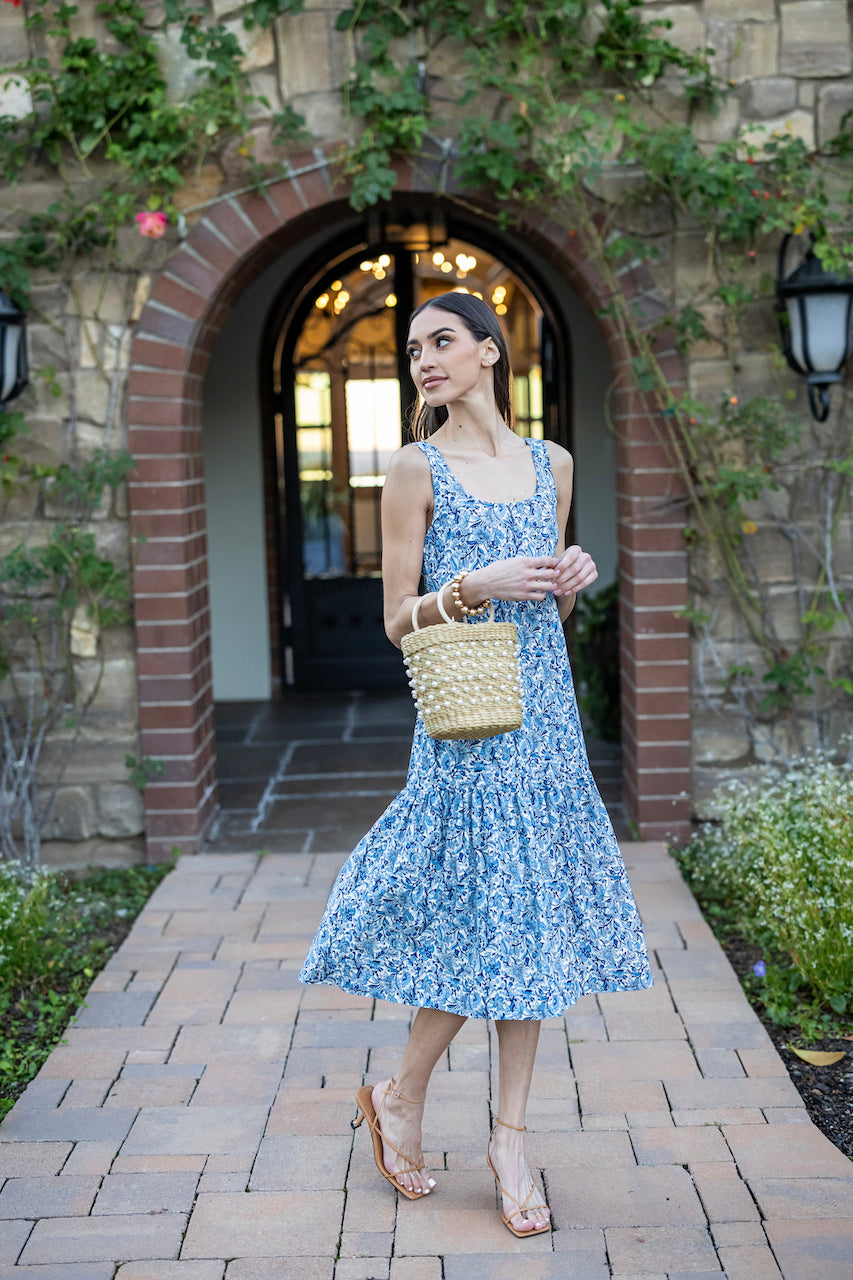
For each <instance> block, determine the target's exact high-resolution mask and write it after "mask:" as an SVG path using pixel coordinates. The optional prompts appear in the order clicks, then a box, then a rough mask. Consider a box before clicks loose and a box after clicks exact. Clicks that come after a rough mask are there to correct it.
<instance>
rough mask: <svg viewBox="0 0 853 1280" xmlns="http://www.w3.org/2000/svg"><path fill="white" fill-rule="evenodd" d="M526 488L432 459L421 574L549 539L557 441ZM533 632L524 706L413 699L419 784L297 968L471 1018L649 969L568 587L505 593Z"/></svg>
mask: <svg viewBox="0 0 853 1280" xmlns="http://www.w3.org/2000/svg"><path fill="white" fill-rule="evenodd" d="M527 444H528V445H529V447H530V449H531V450H532V452H533V459H534V463H535V466H536V478H537V487H536V492H535V493H534V495H533V497H531V498H529V499H526V500H524V501H521V502H495V503H492V502H484V501H482V500H481V499H479V498H474V497H472V496H471V495H470V494H469V493H467V492H466V491H465V490H464V489H463V488H462V486H461V484H460V483H459V481H458V480H457V479H456V477H455V475H454V474H453V472H452V471H451V469H450V467H449V466H448V464H447V462H446V461H445V459H444V457H443V455H442V454H441V452H440V451H439V450H438V449H437V448H436V447H435V445H433V444H430V443H429V442H428V441H427V442H423V443H421V444H420V448H421V449H422V450H423V451H424V453H425V454H426V456H427V458H428V459H429V463H430V468H431V470H432V479H433V491H434V514H433V520H432V524H431V525H430V527H429V529H428V531H427V535H426V541H425V545H424V566H423V574H424V582H425V585H426V589H427V591H436V590H438V588H439V587H440V586H441V584H442V583H444V582H447V581H448V580H449V579H450V578H452V577H453V574H454V573H456V572H457V571H458V570H460V569H463V568H464V569H477V568H481V567H484V566H485V565H487V564H490V563H491V562H492V561H493V560H501V559H505V558H510V557H513V556H521V555H525V556H541V555H554V554H555V551H556V547H557V540H558V531H557V492H556V485H555V483H554V477H553V474H552V472H551V464H550V460H549V457H548V450H547V448H546V446H545V444H544V443H543V442H542V441H538V440H529V441H527ZM495 610H496V617H497V619H498V620H499V621H500V620H504V621H512V622H514V623H515V625H516V627H517V628H518V634H519V639H520V642H521V655H520V665H521V677H522V679H521V684H522V694H523V701H524V723H523V725H522V727H521V728H520V729H518V730H517V731H516V732H514V733H505V734H500V735H498V736H496V737H493V738H486V739H482V740H477V741H470V740H465V741H449V742H445V741H436V740H434V739H432V738H430V737H428V736H427V734H426V731H425V729H424V725H423V721H422V720H421V718H420V716H418V719H417V724H416V726H415V733H414V741H413V744H412V754H411V760H410V764H409V771H408V777H407V781H406V785H405V787H404V788H403V790H402V791H401V792H400V794H399V795H398V796H397V797H396V798H395V799H394V800H393V801H392V802H391V804H390V805H389V806H388V808H387V809H386V810H385V812H384V813H383V815H382V817H381V818H379V820H378V822H376V824H375V825H374V826H373V827H372V828H371V830H370V831H368V833H367V835H366V836H365V837H364V838H363V839H362V840H361V842H360V843H359V844H358V846H357V847H356V849H355V851H354V852H353V854H352V856H351V857H350V858H349V860H348V861H347V863H346V864H345V866H344V867H343V869H342V871H341V873H340V875H339V877H338V879H337V882H336V884H335V886H334V888H333V890H332V893H331V896H330V898H329V902H328V906H327V908H326V912H325V915H324V916H323V919H322V922H321V924H320V928H319V930H318V931H317V934H316V936H315V938H314V941H313V943H312V945H311V948H310V951H309V952H308V956H307V958H306V960H305V965H304V967H303V969H302V972H301V974H300V979H301V981H302V982H307V983H316V982H319V983H331V984H333V985H335V986H338V987H341V988H342V989H343V990H344V991H351V992H355V993H357V994H359V995H364V996H375V997H379V998H381V999H383V1000H393V1001H398V1002H400V1003H402V1004H408V1005H414V1006H418V1007H420V1006H426V1007H429V1008H433V1009H444V1010H447V1011H448V1012H450V1013H457V1014H463V1015H466V1016H468V1017H472V1018H512V1019H528V1018H550V1017H556V1016H558V1015H560V1014H562V1013H563V1011H564V1010H565V1009H566V1008H567V1007H568V1006H569V1005H572V1004H574V1002H575V1001H576V1000H577V999H578V997H579V996H582V995H588V994H589V993H591V992H597V991H637V990H641V989H642V988H645V987H650V986H651V985H652V975H651V971H650V968H649V959H648V953H647V950H646V943H645V939H644V936H643V929H642V925H641V923H640V918H639V915H638V913H637V908H636V905H635V903H634V897H633V894H632V892H631V887H630V885H629V883H628V878H627V875H626V873H625V866H624V863H623V861H622V857H621V855H620V853H619V848H618V846H617V843H616V837H615V835H614V833H613V828H612V826H611V824H610V820H609V818H608V816H607V812H606V810H605V808H604V805H603V803H602V800H601V797H600V796H599V794H598V789H597V788H596V785H595V783H594V781H593V779H592V775H591V773H590V768H589V761H588V759H587V754H586V748H585V745H584V739H583V733H582V730H581V727H580V721H579V718H578V708H577V701H576V699H575V693H574V688H573V684H572V676H571V670H570V668H569V661H568V656H567V654H566V645H565V640H564V638H563V631H562V626H561V624H560V616H559V612H558V608H557V601H556V599H555V598H554V597H553V596H551V595H549V596H548V597H547V598H546V599H545V600H544V601H541V602H539V601H521V602H515V601H496V602H495Z"/></svg>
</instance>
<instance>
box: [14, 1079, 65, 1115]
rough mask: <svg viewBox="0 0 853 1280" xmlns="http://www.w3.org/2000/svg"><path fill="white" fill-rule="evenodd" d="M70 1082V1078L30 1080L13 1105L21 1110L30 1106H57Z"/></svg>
mask: <svg viewBox="0 0 853 1280" xmlns="http://www.w3.org/2000/svg"><path fill="white" fill-rule="evenodd" d="M70 1084H71V1080H70V1079H67V1080H62V1079H58V1080H31V1081H30V1083H29V1084H28V1085H27V1087H26V1089H25V1090H24V1092H23V1093H22V1094H21V1096H20V1098H18V1101H17V1102H16V1103H15V1106H16V1107H20V1108H21V1109H22V1110H28V1109H29V1108H30V1107H58V1106H59V1104H60V1102H61V1101H62V1097H63V1094H64V1093H65V1092H66V1090H67V1089H68V1087H69V1086H70Z"/></svg>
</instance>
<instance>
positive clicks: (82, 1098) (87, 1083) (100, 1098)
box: [61, 1077, 113, 1109]
mask: <svg viewBox="0 0 853 1280" xmlns="http://www.w3.org/2000/svg"><path fill="white" fill-rule="evenodd" d="M112 1083H113V1082H112V1077H110V1078H109V1079H108V1080H72V1081H71V1085H70V1087H69V1089H68V1090H67V1092H66V1094H65V1097H64V1098H63V1099H62V1104H61V1105H62V1107H63V1109H64V1108H65V1107H102V1106H103V1105H104V1099H105V1098H106V1096H107V1094H108V1093H109V1091H110V1088H111V1087H112Z"/></svg>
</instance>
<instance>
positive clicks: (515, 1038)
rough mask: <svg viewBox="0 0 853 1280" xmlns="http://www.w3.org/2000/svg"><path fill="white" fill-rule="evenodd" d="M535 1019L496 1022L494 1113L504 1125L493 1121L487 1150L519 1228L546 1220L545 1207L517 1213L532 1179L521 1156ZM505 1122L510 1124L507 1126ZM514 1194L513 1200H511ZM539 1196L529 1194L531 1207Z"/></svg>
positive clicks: (508, 1210)
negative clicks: (497, 1080) (497, 1076)
mask: <svg viewBox="0 0 853 1280" xmlns="http://www.w3.org/2000/svg"><path fill="white" fill-rule="evenodd" d="M539 1026H540V1024H539V1023H538V1022H533V1021H530V1022H496V1023H495V1027H496V1028H497V1033H498V1046H499V1055H500V1085H499V1091H498V1111H497V1115H498V1116H499V1117H500V1119H501V1120H503V1121H504V1122H505V1124H496V1125H495V1128H494V1131H493V1133H492V1138H491V1144H490V1152H491V1158H492V1164H493V1165H494V1166H495V1169H496V1170H497V1175H498V1178H499V1179H500V1181H501V1183H502V1184H503V1186H504V1187H505V1188H506V1190H507V1191H508V1192H509V1195H508V1196H504V1198H503V1202H504V1213H505V1214H506V1216H507V1217H508V1218H509V1219H510V1220H511V1222H512V1225H513V1226H514V1227H515V1228H516V1229H517V1230H519V1231H526V1230H529V1229H530V1228H532V1227H535V1226H540V1225H542V1224H543V1223H546V1222H547V1221H548V1219H549V1217H550V1214H549V1212H548V1210H547V1208H532V1207H531V1209H530V1210H525V1211H524V1212H523V1213H520V1212H519V1210H518V1206H519V1205H520V1204H524V1201H525V1200H526V1199H527V1198H528V1196H530V1192H531V1190H532V1188H533V1178H532V1176H531V1173H530V1170H529V1168H528V1166H527V1160H526V1159H525V1156H524V1134H523V1133H521V1132H518V1131H519V1130H521V1129H523V1128H524V1122H525V1115H526V1113H527V1096H528V1094H529V1093H530V1081H531V1079H532V1077H533V1064H534V1061H535V1059H536V1046H537V1044H538V1043H539ZM506 1125H513V1126H514V1128H511V1129H508V1128H506ZM510 1196H512V1197H514V1200H515V1203H513V1201H512V1200H511V1199H510ZM541 1199H542V1197H541V1195H540V1193H539V1191H538V1190H537V1191H536V1193H535V1195H533V1196H530V1204H531V1206H535V1205H537V1204H539V1202H540V1200H541Z"/></svg>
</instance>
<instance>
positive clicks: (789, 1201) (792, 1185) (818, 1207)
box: [749, 1153, 853, 1220]
mask: <svg viewBox="0 0 853 1280" xmlns="http://www.w3.org/2000/svg"><path fill="white" fill-rule="evenodd" d="M839 1154H840V1153H839ZM749 1189H750V1191H751V1192H752V1194H753V1195H754V1196H755V1198H756V1200H757V1201H758V1203H759V1205H760V1206H761V1212H762V1213H763V1214H764V1216H765V1218H772V1219H774V1220H777V1219H779V1218H782V1217H784V1218H788V1219H790V1218H849V1217H850V1205H851V1202H853V1177H851V1176H850V1175H848V1176H847V1177H846V1178H821V1177H817V1178H751V1179H750V1183H749Z"/></svg>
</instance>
